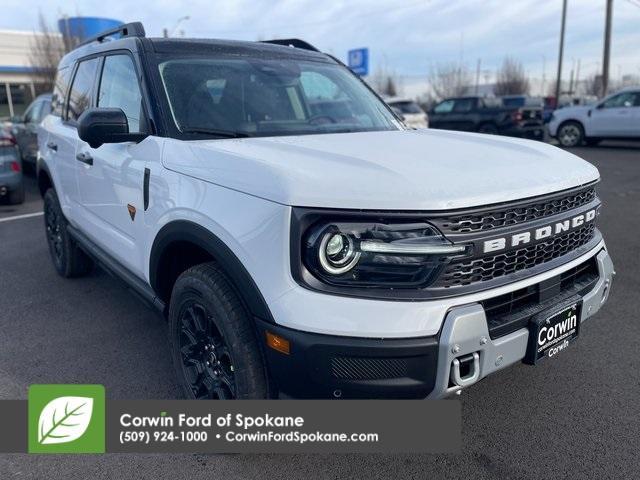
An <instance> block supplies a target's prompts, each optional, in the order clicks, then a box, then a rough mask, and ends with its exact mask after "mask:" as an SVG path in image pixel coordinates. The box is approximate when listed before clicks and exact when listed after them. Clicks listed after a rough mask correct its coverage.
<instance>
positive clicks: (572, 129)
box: [556, 122, 584, 148]
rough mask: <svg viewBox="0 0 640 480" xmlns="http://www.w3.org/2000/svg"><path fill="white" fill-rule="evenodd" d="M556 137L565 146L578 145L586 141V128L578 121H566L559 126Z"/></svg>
mask: <svg viewBox="0 0 640 480" xmlns="http://www.w3.org/2000/svg"><path fill="white" fill-rule="evenodd" d="M556 137H557V138H558V142H559V143H560V145H562V146H563V147H565V148H571V147H578V146H580V145H582V142H583V141H584V129H583V128H582V125H580V124H579V123H578V122H565V123H563V124H562V125H560V127H558V133H557V135H556Z"/></svg>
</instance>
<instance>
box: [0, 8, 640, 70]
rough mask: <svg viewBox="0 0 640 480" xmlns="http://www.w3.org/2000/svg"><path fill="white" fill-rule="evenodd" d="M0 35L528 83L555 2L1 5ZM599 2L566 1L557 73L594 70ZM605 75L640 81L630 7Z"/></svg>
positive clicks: (553, 20) (543, 49)
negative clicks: (278, 48) (49, 27)
mask: <svg viewBox="0 0 640 480" xmlns="http://www.w3.org/2000/svg"><path fill="white" fill-rule="evenodd" d="M2 3H3V8H2V15H1V16H0V28H7V29H19V30H34V29H37V23H38V21H37V16H38V14H37V12H38V10H40V11H42V13H43V14H44V15H45V17H46V18H47V19H48V20H49V21H50V22H51V23H52V24H54V22H55V20H56V19H57V18H58V17H60V16H61V15H62V14H67V15H70V16H73V15H86V16H105V17H111V18H117V19H120V20H123V21H135V20H140V21H142V22H143V23H144V26H145V28H146V30H147V35H149V36H158V35H161V33H162V29H163V28H168V29H169V30H172V29H173V28H174V27H175V25H176V22H177V20H178V19H179V18H180V17H182V16H184V15H189V16H190V19H189V20H186V21H183V22H182V23H181V24H180V26H179V27H178V29H177V30H178V31H179V30H184V32H185V35H186V36H194V37H217V38H234V39H248V40H256V39H258V38H260V39H266V38H275V37H279V38H284V37H300V38H303V39H305V40H307V41H309V42H311V43H313V44H315V45H316V46H317V47H319V48H320V49H322V50H324V51H327V52H330V53H333V54H334V55H336V56H337V57H339V58H341V59H343V60H346V55H347V50H349V49H350V48H354V47H369V48H370V55H371V63H372V67H373V69H376V68H380V67H386V68H387V69H388V70H391V71H395V72H396V73H397V74H399V75H410V76H412V75H415V76H420V75H425V74H426V73H427V72H428V70H429V68H430V66H431V65H434V64H436V63H439V62H449V61H456V62H457V61H460V60H462V61H463V62H465V63H466V64H467V65H468V66H469V68H470V69H472V70H475V68H476V62H477V61H478V59H481V62H482V69H483V70H484V69H495V68H496V66H498V65H499V64H500V62H501V61H502V59H503V58H504V56H505V55H512V56H514V57H516V58H518V59H520V60H521V61H522V62H523V63H524V64H525V67H526V69H527V70H528V72H529V74H530V75H532V76H534V77H541V76H542V69H543V63H544V65H545V70H546V72H545V73H546V77H547V79H551V78H554V77H555V69H556V62H557V49H558V38H559V31H560V13H561V8H562V1H561V0H402V1H400V0H350V1H340V0H325V1H317V0H315V1H314V0H235V1H234V0H226V1H219V0H196V1H189V2H180V1H176V0H155V1H153V2H148V4H147V5H145V3H147V2H138V1H131V0H84V1H83V0H75V1H74V0H49V1H34V0H3V2H2ZM604 6H605V0H569V8H568V14H567V36H566V49H565V59H566V63H565V68H566V70H565V72H567V73H568V71H569V70H570V69H571V65H572V62H574V61H575V62H577V61H578V59H580V61H581V74H580V76H581V77H582V78H584V76H586V75H589V74H590V73H594V72H595V71H597V70H599V69H600V63H601V58H602V48H603V31H604ZM611 73H612V75H613V76H618V75H619V74H629V73H631V74H635V75H639V74H640V0H615V2H614V14H613V42H612V59H611Z"/></svg>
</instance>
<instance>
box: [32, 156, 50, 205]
mask: <svg viewBox="0 0 640 480" xmlns="http://www.w3.org/2000/svg"><path fill="white" fill-rule="evenodd" d="M43 175H46V176H47V177H48V179H49V183H50V184H51V188H55V186H54V183H53V175H51V171H50V170H49V166H48V165H47V164H46V163H45V162H44V161H42V160H41V159H37V160H36V181H37V183H38V190H39V191H40V196H41V197H43V198H44V194H45V193H46V191H43V189H42V187H41V179H42V178H44V177H43Z"/></svg>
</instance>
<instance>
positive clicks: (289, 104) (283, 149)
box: [38, 23, 613, 399]
mask: <svg viewBox="0 0 640 480" xmlns="http://www.w3.org/2000/svg"><path fill="white" fill-rule="evenodd" d="M114 35H119V36H120V37H121V38H118V39H115V40H112V41H104V40H105V39H106V38H107V37H108V36H114ZM39 148H40V152H41V156H40V158H39V173H38V183H39V187H40V191H41V192H42V194H43V196H44V203H45V226H46V231H47V240H48V242H49V248H50V252H51V257H52V259H53V263H54V266H55V268H56V270H57V271H58V273H59V274H60V275H62V276H64V277H73V276H80V275H83V274H86V273H87V272H88V271H89V270H90V268H91V266H92V265H93V264H94V263H98V264H100V265H101V266H102V267H103V268H105V269H107V270H109V271H111V272H112V273H113V274H114V275H116V276H117V277H119V278H121V279H122V280H123V281H124V282H126V284H127V285H128V286H129V287H130V288H131V289H132V290H133V291H135V292H137V294H138V296H139V297H141V298H142V299H145V300H146V301H148V302H149V303H150V304H151V305H153V306H154V307H155V308H157V309H158V310H159V311H160V312H162V314H164V315H165V316H166V317H167V319H168V328H169V339H170V347H171V356H172V358H173V363H174V365H175V371H176V374H177V378H178V381H179V382H180V385H181V386H182V388H183V391H184V394H185V395H186V396H187V397H189V398H208V399H214V398H220V399H225V398H265V397H306V398H310V397H311V398H322V397H330V398H334V397H341V398H356V397H365V398H372V397H386V398H427V397H429V398H440V397H443V396H445V395H449V394H451V393H455V392H458V391H460V390H461V389H462V388H465V387H468V386H470V385H472V384H474V383H476V382H477V381H479V380H480V379H482V378H484V377H486V376H487V375H489V374H492V373H494V372H496V371H497V370H500V369H502V368H504V367H506V366H508V365H511V364H514V363H516V362H520V361H525V362H527V363H530V364H535V363H537V362H539V361H541V360H543V359H545V358H551V359H552V360H553V361H556V362H557V361H562V358H563V357H562V355H559V354H558V353H559V352H560V351H562V350H564V348H565V347H566V346H567V345H568V344H569V343H571V342H573V341H574V340H576V338H579V337H578V335H582V334H583V333H582V327H581V324H582V322H584V321H585V320H586V319H588V318H590V317H592V316H593V315H594V314H595V313H596V312H597V311H598V310H599V309H600V307H601V306H602V304H603V303H604V302H605V300H606V299H607V296H608V293H609V289H610V285H611V281H612V277H613V265H612V262H611V259H610V258H609V253H608V252H607V249H606V247H605V243H604V240H603V238H602V235H601V234H600V232H599V230H598V229H597V227H596V220H597V214H598V212H599V208H600V200H599V198H598V195H597V191H596V184H597V182H598V180H599V175H598V171H597V170H596V168H594V167H593V166H591V165H590V164H588V163H587V162H585V161H583V160H581V159H580V158H578V157H576V156H575V155H572V154H570V153H568V152H564V151H562V150H560V149H558V148H556V147H552V146H550V145H545V144H542V143H539V142H529V141H523V140H516V139H512V138H500V137H495V136H487V135H477V134H469V133H456V132H448V131H430V130H409V129H407V128H406V127H405V126H404V125H402V124H401V123H400V122H399V121H398V120H397V118H396V117H395V116H394V115H393V113H392V112H391V110H390V109H389V107H388V106H387V105H386V104H385V103H384V102H383V101H382V100H381V99H380V98H378V97H377V96H376V95H375V94H374V93H373V92H372V91H371V90H370V89H369V88H368V87H367V86H366V85H365V84H364V83H363V82H362V81H361V80H360V79H359V78H358V77H356V76H355V75H353V74H352V73H351V72H350V71H349V69H347V68H346V67H345V66H344V65H342V64H340V63H339V62H338V61H336V60H335V59H333V58H332V57H331V56H329V55H325V54H323V53H320V52H318V51H317V50H316V49H315V48H313V47H312V46H310V45H308V44H306V43H305V42H302V41H300V40H279V41H271V42H237V41H222V40H189V39H164V38H154V39H151V38H146V37H145V36H144V29H143V28H142V25H140V24H138V23H135V24H128V25H124V26H122V27H120V28H119V29H117V30H115V31H110V32H107V33H105V34H103V35H101V36H99V37H98V38H96V39H95V41H92V42H89V43H87V44H85V45H82V46H80V47H78V48H77V49H75V50H74V51H72V52H71V53H69V54H67V55H66V56H65V57H64V58H63V59H62V61H61V63H60V65H59V69H58V76H57V79H56V84H55V93H54V96H53V112H52V114H50V115H48V116H47V117H46V118H45V119H44V122H43V123H42V124H41V127H40V132H39ZM588 333H589V332H588V331H587V332H585V334H588ZM585 361H588V359H585ZM594 368H595V367H594ZM576 384H579V379H578V378H577V379H576ZM542 387H543V386H542V385H541V388H542Z"/></svg>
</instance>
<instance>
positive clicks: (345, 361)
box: [331, 357, 407, 380]
mask: <svg viewBox="0 0 640 480" xmlns="http://www.w3.org/2000/svg"><path fill="white" fill-rule="evenodd" d="M331 374H332V375H333V377H334V378H339V379H343V380H384V379H389V378H402V377H406V376H407V362H406V360H404V359H402V358H354V357H333V358H332V359H331Z"/></svg>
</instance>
